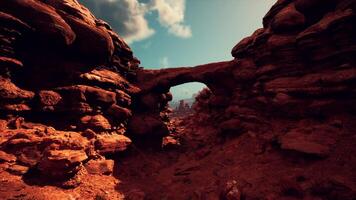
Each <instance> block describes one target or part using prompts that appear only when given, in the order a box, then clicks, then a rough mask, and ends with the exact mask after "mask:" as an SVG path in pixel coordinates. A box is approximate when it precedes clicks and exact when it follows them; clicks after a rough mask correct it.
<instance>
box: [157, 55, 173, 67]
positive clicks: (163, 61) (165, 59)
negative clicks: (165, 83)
mask: <svg viewBox="0 0 356 200" xmlns="http://www.w3.org/2000/svg"><path fill="white" fill-rule="evenodd" d="M159 65H160V67H161V68H163V69H165V68H169V66H170V64H169V60H168V57H163V58H161V59H159Z"/></svg>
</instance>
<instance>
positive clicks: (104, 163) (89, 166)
mask: <svg viewBox="0 0 356 200" xmlns="http://www.w3.org/2000/svg"><path fill="white" fill-rule="evenodd" d="M84 166H85V168H86V170H87V171H88V173H89V174H98V175H110V174H112V172H113V170H114V161H113V160H105V159H99V160H90V161H89V162H88V163H86V164H85V165H84Z"/></svg>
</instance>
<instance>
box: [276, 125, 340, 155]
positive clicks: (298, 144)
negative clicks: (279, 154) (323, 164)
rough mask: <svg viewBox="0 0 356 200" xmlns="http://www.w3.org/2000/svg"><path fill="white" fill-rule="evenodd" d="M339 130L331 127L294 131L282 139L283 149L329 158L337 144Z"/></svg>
mask: <svg viewBox="0 0 356 200" xmlns="http://www.w3.org/2000/svg"><path fill="white" fill-rule="evenodd" d="M337 132H338V130H337V129H336V128H333V127H330V126H318V127H310V128H300V129H293V130H291V131H289V132H288V133H287V134H285V135H284V136H282V137H281V138H280V140H279V141H280V143H281V148H282V149H286V150H294V151H298V152H302V153H306V154H312V155H316V156H321V157H324V156H327V155H328V154H329V153H330V151H331V148H332V145H334V144H335V143H336V138H337V134H338V133H337Z"/></svg>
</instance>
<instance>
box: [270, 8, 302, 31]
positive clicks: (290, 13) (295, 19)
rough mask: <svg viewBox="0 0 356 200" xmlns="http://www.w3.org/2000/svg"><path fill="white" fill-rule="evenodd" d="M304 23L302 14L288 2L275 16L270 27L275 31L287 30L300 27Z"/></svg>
mask: <svg viewBox="0 0 356 200" xmlns="http://www.w3.org/2000/svg"><path fill="white" fill-rule="evenodd" d="M304 23H305V18H304V15H303V14H301V13H300V12H298V11H297V10H296V9H295V7H294V5H293V4H289V5H288V6H287V7H285V8H283V9H282V10H281V11H280V12H279V13H278V14H277V15H276V16H275V18H274V20H273V21H272V24H271V27H272V28H273V30H274V31H275V32H287V31H294V30H296V29H300V28H302V27H303V25H304Z"/></svg>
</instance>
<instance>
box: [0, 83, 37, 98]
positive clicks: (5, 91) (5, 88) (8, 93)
mask: <svg viewBox="0 0 356 200" xmlns="http://www.w3.org/2000/svg"><path fill="white" fill-rule="evenodd" d="M33 97H34V93H33V92H31V91H26V90H22V89H20V88H18V87H17V86H16V85H15V84H13V83H12V82H11V80H10V79H6V78H3V77H0V98H1V99H2V100H3V101H5V102H16V101H17V102H21V101H24V100H31V99H32V98H33ZM5 102H2V103H5Z"/></svg>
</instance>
